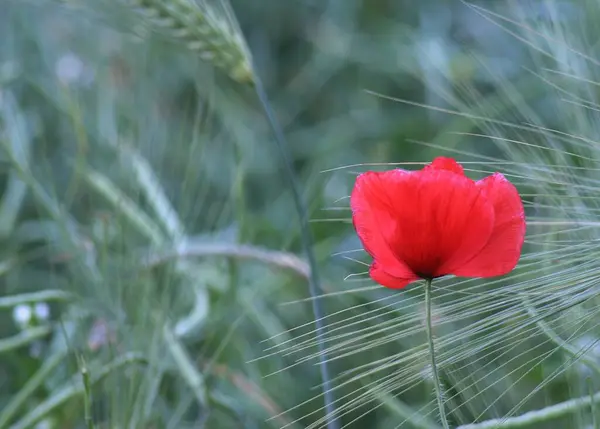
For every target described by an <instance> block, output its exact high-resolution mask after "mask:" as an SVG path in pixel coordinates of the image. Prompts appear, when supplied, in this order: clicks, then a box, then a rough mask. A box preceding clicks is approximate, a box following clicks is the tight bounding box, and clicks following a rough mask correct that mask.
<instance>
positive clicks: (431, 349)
mask: <svg viewBox="0 0 600 429" xmlns="http://www.w3.org/2000/svg"><path fill="white" fill-rule="evenodd" d="M431 282H432V280H431V279H427V280H426V281H425V319H426V321H427V340H428V342H429V357H430V358H431V372H432V373H433V384H434V386H435V396H436V397H437V404H438V410H439V412H440V420H441V421H442V426H443V427H444V429H449V428H450V426H448V420H447V419H446V410H445V408H444V400H443V396H442V385H441V383H440V377H439V375H438V370H437V364H436V361H435V348H434V346H433V326H432V323H431Z"/></svg>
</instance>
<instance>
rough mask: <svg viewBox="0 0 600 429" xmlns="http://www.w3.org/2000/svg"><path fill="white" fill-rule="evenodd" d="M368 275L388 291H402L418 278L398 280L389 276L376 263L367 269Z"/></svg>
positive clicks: (414, 276)
mask: <svg viewBox="0 0 600 429" xmlns="http://www.w3.org/2000/svg"><path fill="white" fill-rule="evenodd" d="M369 275H370V276H371V278H372V279H373V280H374V281H375V282H377V283H379V284H380V285H382V286H385V287H388V288H390V289H403V288H405V287H406V286H407V285H408V284H409V283H412V282H414V281H416V280H419V277H417V276H416V275H413V276H412V277H410V278H398V277H394V276H391V275H389V274H388V273H387V272H386V271H385V269H384V267H383V266H382V265H381V264H380V263H378V262H377V261H373V263H372V264H371V268H370V269H369Z"/></svg>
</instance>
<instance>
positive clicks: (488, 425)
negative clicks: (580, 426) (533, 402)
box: [456, 392, 600, 429]
mask: <svg viewBox="0 0 600 429" xmlns="http://www.w3.org/2000/svg"><path fill="white" fill-rule="evenodd" d="M598 400H600V392H598V393H595V394H593V395H586V396H582V397H580V398H576V399H571V400H568V401H565V402H561V403H558V404H555V405H551V406H549V407H546V408H542V409H540V410H535V411H528V412H526V413H525V414H521V415H520V416H516V417H504V418H499V419H491V420H486V421H483V422H481V423H471V424H467V425H462V426H458V427H457V428H456V429H496V428H498V429H500V428H501V429H509V428H510V429H513V428H524V427H528V426H535V425H536V424H540V423H543V422H547V421H549V420H552V419H556V418H562V417H565V416H567V415H569V414H572V413H575V412H577V411H580V410H581V409H582V408H585V407H589V406H590V405H591V404H592V403H595V402H597V401H598Z"/></svg>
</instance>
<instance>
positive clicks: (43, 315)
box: [33, 302, 50, 320]
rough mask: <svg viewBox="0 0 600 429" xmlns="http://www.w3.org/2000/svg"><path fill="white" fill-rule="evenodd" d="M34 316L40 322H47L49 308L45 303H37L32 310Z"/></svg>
mask: <svg viewBox="0 0 600 429" xmlns="http://www.w3.org/2000/svg"><path fill="white" fill-rule="evenodd" d="M33 311H34V313H35V316H36V317H37V318H38V319H40V320H48V318H49V317H50V306H49V305H48V304H46V303H45V302H38V303H36V304H35V307H34V308H33Z"/></svg>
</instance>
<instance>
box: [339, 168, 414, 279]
mask: <svg viewBox="0 0 600 429" xmlns="http://www.w3.org/2000/svg"><path fill="white" fill-rule="evenodd" d="M403 174H411V173H410V172H407V171H404V170H392V171H386V172H383V173H378V172H374V171H368V172H366V173H363V174H361V175H359V176H358V177H357V178H356V184H355V185H354V189H353V190H352V195H351V196H350V206H351V207H352V222H353V223H354V228H355V229H356V233H357V234H358V238H360V240H361V242H362V244H363V247H364V248H365V250H366V251H367V253H369V254H370V255H371V256H372V257H373V259H376V260H378V261H379V263H380V264H381V265H383V266H385V267H386V272H387V274H388V275H389V276H392V277H397V278H402V279H404V278H412V277H414V276H415V273H414V272H413V271H412V270H411V269H410V268H409V267H408V266H407V265H406V264H405V263H404V262H403V261H401V260H399V259H398V258H397V257H396V255H395V254H394V252H393V251H392V250H391V248H390V246H389V244H388V242H387V239H388V238H389V235H390V231H387V230H386V229H385V227H386V226H389V225H391V224H392V223H393V222H394V221H393V217H392V216H393V213H391V212H390V211H389V210H388V208H387V205H386V202H385V200H382V199H381V198H382V197H384V198H385V195H384V190H385V188H386V187H387V183H388V182H389V181H390V180H391V177H392V176H394V175H403ZM382 226H384V228H382ZM374 280H375V279H374ZM375 281H377V280H375Z"/></svg>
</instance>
